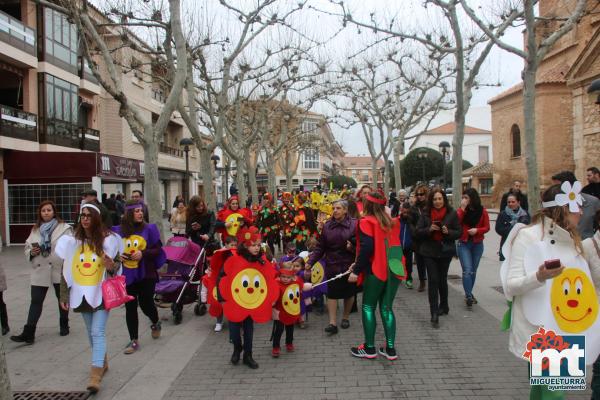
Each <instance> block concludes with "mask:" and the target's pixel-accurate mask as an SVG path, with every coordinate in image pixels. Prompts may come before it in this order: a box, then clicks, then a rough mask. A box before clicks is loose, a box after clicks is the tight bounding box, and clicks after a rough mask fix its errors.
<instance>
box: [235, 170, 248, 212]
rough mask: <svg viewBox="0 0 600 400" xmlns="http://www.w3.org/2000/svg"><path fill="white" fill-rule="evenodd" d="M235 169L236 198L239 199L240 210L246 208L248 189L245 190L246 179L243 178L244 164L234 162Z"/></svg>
mask: <svg viewBox="0 0 600 400" xmlns="http://www.w3.org/2000/svg"><path fill="white" fill-rule="evenodd" d="M235 165H236V167H237V175H236V180H235V182H236V184H237V189H238V197H239V198H240V208H242V207H246V199H247V197H248V189H247V188H246V179H245V178H246V177H245V176H244V172H245V171H244V170H245V168H244V163H243V162H240V161H238V160H235Z"/></svg>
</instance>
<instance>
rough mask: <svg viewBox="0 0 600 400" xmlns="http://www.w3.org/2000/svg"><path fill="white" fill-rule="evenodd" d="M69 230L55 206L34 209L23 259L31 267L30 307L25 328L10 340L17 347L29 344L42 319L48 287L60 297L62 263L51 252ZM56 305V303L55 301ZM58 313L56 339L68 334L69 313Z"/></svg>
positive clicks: (41, 205)
mask: <svg viewBox="0 0 600 400" xmlns="http://www.w3.org/2000/svg"><path fill="white" fill-rule="evenodd" d="M71 231H72V229H71V227H70V226H69V225H68V224H66V223H65V222H63V221H62V220H61V219H60V218H59V216H58V213H57V211H56V205H55V204H54V202H52V201H50V200H44V201H42V202H41V203H40V205H39V206H38V209H37V222H36V224H35V225H34V226H33V229H32V230H31V233H30V234H29V237H28V238H27V240H26V241H25V258H26V260H27V261H28V262H29V263H30V265H31V268H32V269H31V303H30V305H29V314H28V316H27V324H26V325H25V327H24V328H23V332H22V333H21V334H20V335H16V336H11V337H10V339H11V340H13V341H15V342H18V343H23V342H24V343H26V344H33V342H34V341H35V329H36V326H37V323H38V320H39V319H40V316H41V315H42V307H43V305H44V299H45V298H46V293H47V292H48V288H49V287H51V286H52V287H53V288H54V293H55V294H56V298H57V300H58V299H59V297H60V278H61V276H62V265H63V261H62V260H61V259H60V258H59V257H58V256H57V255H56V253H55V252H54V250H55V247H56V242H57V241H58V239H59V238H60V237H61V236H63V235H65V234H71ZM57 304H58V301H57ZM58 310H59V312H60V319H59V324H60V335H61V336H66V335H68V334H69V312H68V311H66V310H63V309H61V308H60V306H59V307H58Z"/></svg>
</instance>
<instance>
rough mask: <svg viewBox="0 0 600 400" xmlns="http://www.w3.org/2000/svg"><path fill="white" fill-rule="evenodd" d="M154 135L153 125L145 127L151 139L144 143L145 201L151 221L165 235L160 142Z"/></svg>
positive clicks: (146, 135) (146, 134)
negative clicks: (159, 158)
mask: <svg viewBox="0 0 600 400" xmlns="http://www.w3.org/2000/svg"><path fill="white" fill-rule="evenodd" d="M153 135H154V131H153V128H152V127H151V126H148V127H146V128H145V129H144V137H146V138H148V139H149V140H148V139H147V140H146V141H145V143H144V201H145V202H146V204H147V206H148V212H149V217H150V221H153V222H155V223H156V225H157V226H158V229H159V230H160V232H161V236H164V232H163V229H162V228H163V224H162V219H163V213H162V204H161V201H160V181H159V179H158V143H157V142H156V141H154V140H152V139H150V138H151V137H153ZM165 201H167V199H165ZM163 238H164V237H163Z"/></svg>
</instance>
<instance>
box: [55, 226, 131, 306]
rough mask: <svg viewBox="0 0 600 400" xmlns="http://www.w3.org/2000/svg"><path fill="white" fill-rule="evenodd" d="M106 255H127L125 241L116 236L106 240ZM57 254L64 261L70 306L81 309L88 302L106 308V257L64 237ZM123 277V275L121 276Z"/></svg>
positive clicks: (113, 256) (112, 235)
mask: <svg viewBox="0 0 600 400" xmlns="http://www.w3.org/2000/svg"><path fill="white" fill-rule="evenodd" d="M103 248H104V253H105V254H106V255H107V256H109V257H110V258H115V256H116V255H117V254H122V253H123V240H122V239H121V237H120V236H119V235H117V234H115V233H111V234H110V235H108V236H107V237H106V238H105V239H104V246H103ZM56 254H57V255H58V256H59V257H60V258H62V259H63V260H64V261H63V277H64V278H65V282H67V286H68V287H69V288H70V295H69V304H70V306H71V308H74V309H75V308H77V307H79V306H80V305H81V303H82V302H83V298H84V297H85V301H86V302H87V303H88V304H89V305H90V306H91V307H92V308H97V307H99V306H100V305H101V304H102V280H103V279H104V275H105V274H104V272H105V269H104V265H103V262H102V257H100V256H99V255H97V254H95V253H94V252H93V251H91V249H90V247H89V246H88V245H87V244H86V245H83V246H82V243H81V242H80V241H78V240H77V239H75V238H74V237H73V236H62V237H61V238H60V239H59V240H58V242H57V244H56ZM119 273H120V272H119Z"/></svg>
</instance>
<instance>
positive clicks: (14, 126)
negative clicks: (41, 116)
mask: <svg viewBox="0 0 600 400" xmlns="http://www.w3.org/2000/svg"><path fill="white" fill-rule="evenodd" d="M0 135H2V136H8V137H13V138H17V139H23V140H31V141H33V142H37V140H38V135H37V115H35V114H31V113H28V112H25V111H23V110H18V109H16V108H12V107H9V106H5V105H0Z"/></svg>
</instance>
